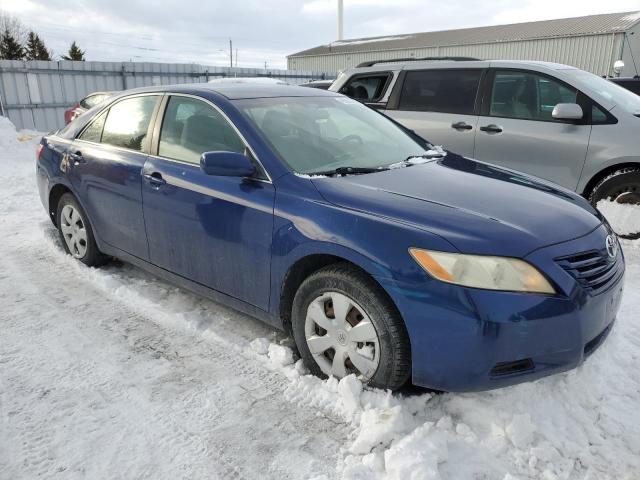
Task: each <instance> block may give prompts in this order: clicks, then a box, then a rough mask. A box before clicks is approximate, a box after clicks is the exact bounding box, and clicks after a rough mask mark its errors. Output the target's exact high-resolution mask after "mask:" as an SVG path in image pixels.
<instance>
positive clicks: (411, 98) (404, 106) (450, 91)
mask: <svg viewBox="0 0 640 480" xmlns="http://www.w3.org/2000/svg"><path fill="white" fill-rule="evenodd" d="M481 74H482V71H481V70H463V69H452V70H423V71H408V72H407V74H406V77H405V80H404V84H403V85H402V91H401V93H400V103H399V106H398V108H399V109H400V110H413V111H425V112H444V113H458V114H467V115H472V114H473V112H474V105H475V101H476V95H477V94H478V86H479V84H480V76H481Z"/></svg>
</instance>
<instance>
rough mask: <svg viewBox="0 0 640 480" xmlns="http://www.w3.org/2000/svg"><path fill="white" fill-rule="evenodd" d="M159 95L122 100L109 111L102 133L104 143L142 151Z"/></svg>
mask: <svg viewBox="0 0 640 480" xmlns="http://www.w3.org/2000/svg"><path fill="white" fill-rule="evenodd" d="M157 101H158V96H157V95H146V96H143V97H134V98H128V99H126V100H122V101H120V102H118V103H116V104H115V105H113V106H112V107H111V108H110V109H109V113H108V114H107V119H106V121H105V123H104V129H103V131H102V143H106V144H109V145H113V146H115V147H122V148H128V149H130V150H137V151H142V150H143V146H144V145H145V144H144V142H145V141H146V140H147V131H148V130H149V123H150V122H151V116H152V115H153V110H154V108H155V106H156V103H157Z"/></svg>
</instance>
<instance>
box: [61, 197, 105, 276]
mask: <svg viewBox="0 0 640 480" xmlns="http://www.w3.org/2000/svg"><path fill="white" fill-rule="evenodd" d="M56 225H57V226H58V232H59V233H60V238H61V239H62V244H63V245H64V249H65V250H66V252H67V253H68V254H69V255H71V256H73V257H74V258H77V259H78V260H80V261H81V262H82V263H84V264H86V265H88V266H90V267H97V266H99V265H102V264H104V263H105V262H106V261H107V260H108V257H106V256H105V255H104V254H103V253H102V252H100V250H98V246H97V245H96V241H95V238H94V237H93V230H92V229H91V224H90V223H89V221H88V219H87V214H86V213H85V212H84V210H83V209H82V207H80V205H79V204H78V202H77V201H76V199H75V197H74V196H73V195H72V194H70V193H65V194H64V195H62V197H60V201H59V202H58V209H57V212H56Z"/></svg>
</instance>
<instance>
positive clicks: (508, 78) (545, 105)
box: [489, 71, 578, 121]
mask: <svg viewBox="0 0 640 480" xmlns="http://www.w3.org/2000/svg"><path fill="white" fill-rule="evenodd" d="M577 94H578V92H577V90H576V89H574V88H571V87H568V86H567V85H565V84H563V83H560V82H557V81H555V80H553V79H551V78H549V77H546V76H543V75H537V74H535V73H531V72H519V71H502V72H496V74H495V77H494V80H493V88H492V90H491V105H490V108H489V115H490V116H493V117H506V118H519V119H522V120H544V121H555V120H554V118H553V116H552V112H553V108H554V107H555V106H556V105H557V104H558V103H576V98H577Z"/></svg>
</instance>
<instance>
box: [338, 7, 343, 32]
mask: <svg viewBox="0 0 640 480" xmlns="http://www.w3.org/2000/svg"><path fill="white" fill-rule="evenodd" d="M342 14H343V5H342V0H338V40H342V39H343V32H342Z"/></svg>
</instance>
